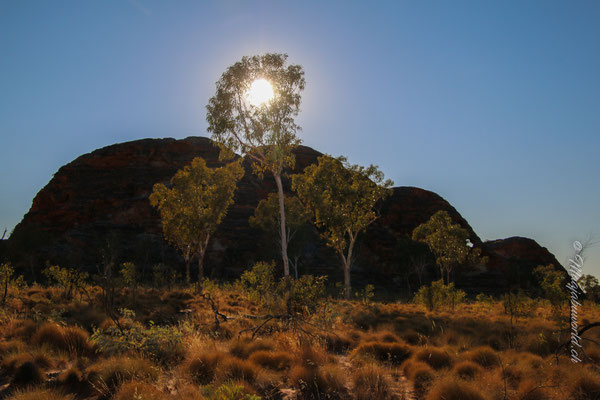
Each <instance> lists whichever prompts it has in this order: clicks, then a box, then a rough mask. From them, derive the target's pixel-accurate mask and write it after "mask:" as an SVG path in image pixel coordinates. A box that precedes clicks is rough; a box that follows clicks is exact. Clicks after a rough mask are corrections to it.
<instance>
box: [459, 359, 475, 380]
mask: <svg viewBox="0 0 600 400" xmlns="http://www.w3.org/2000/svg"><path fill="white" fill-rule="evenodd" d="M480 372H481V367H480V366H479V365H478V364H475V363H474V362H472V361H461V362H460V363H458V364H456V365H455V366H454V373H455V374H456V375H458V376H459V377H461V378H462V379H473V378H475V375H477V374H479V373H480Z"/></svg>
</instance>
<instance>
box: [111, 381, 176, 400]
mask: <svg viewBox="0 0 600 400" xmlns="http://www.w3.org/2000/svg"><path fill="white" fill-rule="evenodd" d="M168 397H169V396H168V395H167V394H165V393H163V392H161V391H160V390H158V389H157V388H156V387H155V386H153V385H151V384H149V383H147V382H139V381H131V382H125V383H124V384H123V385H121V387H120V388H119V390H118V391H117V393H116V394H115V395H114V397H113V400H165V399H167V398H168Z"/></svg>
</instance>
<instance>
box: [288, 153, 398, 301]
mask: <svg viewBox="0 0 600 400" xmlns="http://www.w3.org/2000/svg"><path fill="white" fill-rule="evenodd" d="M392 184H393V183H392V181H391V180H389V179H388V180H387V181H385V182H384V180H383V173H382V172H381V171H379V169H378V168H377V166H374V165H371V166H369V167H367V168H365V167H361V166H358V165H350V164H348V163H347V160H346V159H345V158H344V157H339V158H333V157H330V156H327V155H325V156H321V157H319V159H318V163H317V164H313V165H310V166H308V167H306V169H305V170H304V173H303V174H298V175H294V176H293V177H292V188H293V190H295V191H296V193H297V194H298V197H299V198H300V200H301V201H302V203H303V204H305V206H306V207H307V208H308V209H309V210H311V211H312V213H313V215H314V217H315V223H316V225H317V226H318V227H319V228H322V229H323V232H322V237H323V238H324V239H326V240H327V245H328V246H330V247H332V248H333V249H335V250H336V251H337V253H338V254H339V256H340V258H341V259H342V266H343V269H344V288H345V297H346V299H349V298H350V264H351V262H352V251H353V249H354V244H355V243H356V238H357V237H358V234H359V233H360V232H361V231H362V230H364V229H365V228H366V227H367V226H368V225H369V224H371V223H372V222H373V221H375V219H376V218H377V214H376V213H375V210H374V207H375V204H376V203H377V202H378V201H380V200H381V199H383V198H384V197H385V196H387V195H388V194H389V193H390V190H389V187H390V186H392Z"/></svg>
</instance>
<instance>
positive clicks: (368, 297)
mask: <svg viewBox="0 0 600 400" xmlns="http://www.w3.org/2000/svg"><path fill="white" fill-rule="evenodd" d="M355 296H356V297H357V298H359V299H360V301H362V302H363V304H369V303H370V302H371V301H372V300H373V297H375V286H373V285H371V284H370V283H369V284H368V285H366V286H365V287H364V289H363V290H361V291H360V292H356V293H355Z"/></svg>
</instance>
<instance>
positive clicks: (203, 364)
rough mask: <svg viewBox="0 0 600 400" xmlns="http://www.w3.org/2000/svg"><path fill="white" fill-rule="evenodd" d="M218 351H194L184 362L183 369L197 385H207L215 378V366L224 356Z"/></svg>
mask: <svg viewBox="0 0 600 400" xmlns="http://www.w3.org/2000/svg"><path fill="white" fill-rule="evenodd" d="M225 356H226V355H225V354H224V353H221V352H218V351H210V352H209V351H206V352H196V353H195V354H194V355H193V356H192V357H191V358H189V359H188V360H187V361H186V362H185V363H184V370H185V371H186V372H187V373H188V375H189V376H190V378H191V379H192V380H193V381H194V382H195V383H197V384H199V385H208V384H209V383H211V382H212V381H213V379H214V378H215V373H216V371H217V366H218V365H219V363H220V362H221V361H222V360H223V359H224V358H225Z"/></svg>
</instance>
